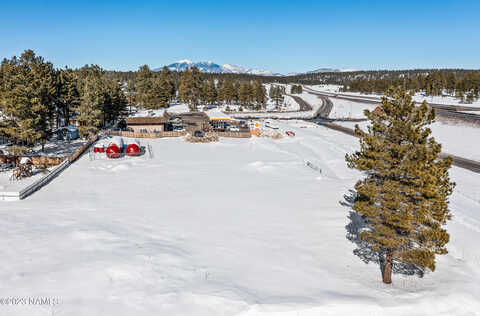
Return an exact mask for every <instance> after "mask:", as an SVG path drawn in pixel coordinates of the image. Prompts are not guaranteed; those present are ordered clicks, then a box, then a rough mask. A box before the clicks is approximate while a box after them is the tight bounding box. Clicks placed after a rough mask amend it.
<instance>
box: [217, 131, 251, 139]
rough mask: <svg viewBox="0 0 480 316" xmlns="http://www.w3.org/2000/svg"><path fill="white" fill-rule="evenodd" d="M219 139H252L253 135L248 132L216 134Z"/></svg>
mask: <svg viewBox="0 0 480 316" xmlns="http://www.w3.org/2000/svg"><path fill="white" fill-rule="evenodd" d="M215 133H216V134H217V135H218V136H219V137H231V138H250V137H252V134H251V133H250V131H248V132H215Z"/></svg>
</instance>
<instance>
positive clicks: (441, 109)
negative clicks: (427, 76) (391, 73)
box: [303, 87, 480, 124]
mask: <svg viewBox="0 0 480 316" xmlns="http://www.w3.org/2000/svg"><path fill="white" fill-rule="evenodd" d="M303 89H304V90H305V91H307V92H308V93H311V94H314V95H317V96H319V97H326V98H336V99H342V100H348V101H352V102H357V103H362V104H381V103H382V102H381V101H380V100H379V99H378V98H375V97H368V96H361V97H356V96H350V95H345V94H338V93H330V92H322V91H317V90H312V89H310V88H306V87H304V88H303ZM428 104H429V105H430V106H431V107H433V108H434V109H435V113H436V114H437V115H438V116H440V117H445V118H450V119H457V120H461V121H464V122H468V123H474V124H480V115H479V114H474V113H464V112H461V111H480V107H472V106H463V105H449V104H438V103H428Z"/></svg>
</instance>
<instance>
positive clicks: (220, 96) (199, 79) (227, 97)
mask: <svg viewBox="0 0 480 316" xmlns="http://www.w3.org/2000/svg"><path fill="white" fill-rule="evenodd" d="M126 93H127V94H129V95H130V96H131V97H130V101H131V102H132V103H135V104H137V105H138V106H140V107H143V108H147V109H158V108H162V107H168V106H169V104H170V103H172V102H176V101H178V102H183V103H187V104H188V105H189V106H190V108H191V109H192V110H196V109H197V107H198V105H200V104H223V103H227V104H231V103H236V104H240V105H242V106H243V107H249V108H255V109H261V108H264V107H265V105H266V102H267V97H266V91H265V87H264V86H263V84H262V82H261V81H258V80H232V79H230V78H226V79H215V78H212V77H209V76H205V74H203V73H201V72H200V71H199V70H198V68H196V67H192V68H189V69H187V70H185V71H183V72H181V73H177V72H174V71H170V70H169V69H168V67H163V69H162V70H161V71H158V72H156V71H152V70H150V69H149V67H148V66H146V65H144V66H142V67H140V69H139V71H138V72H137V73H136V76H135V78H134V79H133V78H132V79H130V80H129V81H128V84H127V91H126Z"/></svg>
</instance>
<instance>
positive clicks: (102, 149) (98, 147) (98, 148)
mask: <svg viewBox="0 0 480 316" xmlns="http://www.w3.org/2000/svg"><path fill="white" fill-rule="evenodd" d="M93 152H94V153H103V152H105V145H104V144H103V142H102V141H100V142H98V143H96V144H95V146H93Z"/></svg>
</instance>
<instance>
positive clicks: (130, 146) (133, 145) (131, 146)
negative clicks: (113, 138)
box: [125, 140, 140, 156]
mask: <svg viewBox="0 0 480 316" xmlns="http://www.w3.org/2000/svg"><path fill="white" fill-rule="evenodd" d="M125 153H126V154H127V155H128V156H138V155H140V145H139V144H138V142H137V141H136V140H129V141H128V142H127V148H126V149H125Z"/></svg>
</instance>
